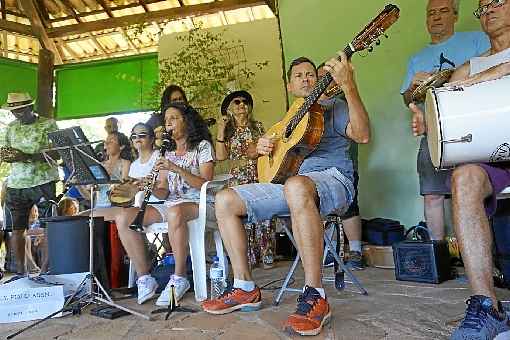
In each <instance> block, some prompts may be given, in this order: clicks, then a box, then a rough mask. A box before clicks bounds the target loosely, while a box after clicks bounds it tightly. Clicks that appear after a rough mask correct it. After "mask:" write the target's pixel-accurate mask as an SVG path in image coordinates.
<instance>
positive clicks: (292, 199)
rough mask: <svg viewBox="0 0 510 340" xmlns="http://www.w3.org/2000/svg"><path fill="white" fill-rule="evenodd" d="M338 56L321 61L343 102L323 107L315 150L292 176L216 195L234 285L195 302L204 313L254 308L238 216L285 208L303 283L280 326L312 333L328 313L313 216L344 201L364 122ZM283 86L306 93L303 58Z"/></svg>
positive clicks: (308, 70)
mask: <svg viewBox="0 0 510 340" xmlns="http://www.w3.org/2000/svg"><path fill="white" fill-rule="evenodd" d="M340 56H341V60H342V61H338V60H337V59H331V60H329V61H328V62H327V63H326V65H325V66H324V68H325V70H326V71H327V72H329V73H330V74H331V75H332V77H333V79H334V81H335V82H336V83H338V84H340V86H341V87H342V90H343V91H344V93H345V101H344V100H338V101H335V102H334V103H333V104H331V105H327V106H326V107H325V109H326V110H325V113H324V122H325V127H324V134H323V135H322V138H321V140H320V143H319V145H318V146H317V148H316V149H315V150H314V151H313V152H312V153H310V154H309V155H308V156H307V157H306V158H305V160H304V162H303V163H302V164H301V167H300V169H299V173H298V175H297V176H292V177H290V178H288V179H287V181H286V182H285V184H274V183H256V184H247V185H241V186H236V187H233V188H230V189H225V190H223V191H221V192H219V193H218V194H217V196H216V217H217V219H218V226H219V228H220V232H221V235H222V238H223V240H224V243H225V246H226V248H227V251H228V253H229V256H230V260H231V261H232V267H233V271H234V285H233V288H232V289H231V290H230V291H227V292H225V293H224V294H223V295H222V296H220V297H219V298H218V299H215V300H208V301H205V302H204V303H203V305H202V306H203V309H204V310H205V311H206V312H209V313H212V314H226V313H229V312H232V311H235V310H243V311H248V310H256V309H258V308H260V306H261V293H260V289H259V288H258V287H257V286H256V285H255V282H254V281H253V277H252V274H251V271H250V269H249V266H248V259H247V256H246V250H247V249H246V247H247V241H246V234H245V231H244V229H243V227H242V225H243V220H244V219H245V218H246V219H247V220H248V222H257V221H262V220H266V219H270V218H271V217H273V216H275V215H288V214H290V216H291V220H292V229H293V233H294V237H295V239H296V242H297V246H298V251H299V253H300V255H301V259H302V262H303V266H304V272H305V287H304V289H303V293H302V295H301V297H300V299H298V301H299V302H298V306H297V310H296V312H295V313H293V314H291V315H290V316H289V318H288V320H287V322H286V326H285V328H286V330H287V331H289V332H291V333H297V334H301V335H315V334H318V333H320V331H321V330H322V326H323V325H324V324H325V323H326V322H327V321H328V320H329V318H330V316H331V311H330V307H329V304H328V302H327V300H326V296H325V293H324V289H323V288H322V280H321V272H322V256H323V224H322V221H321V215H322V216H325V215H327V214H329V213H333V212H337V211H343V210H345V209H346V208H347V207H348V206H349V204H350V202H351V201H352V198H353V194H354V190H353V184H352V182H353V167H352V161H351V159H350V157H349V146H350V144H351V141H354V142H356V143H368V142H369V139H370V125H369V118H368V114H367V111H366V109H365V107H364V105H363V102H362V100H361V98H360V95H359V92H358V88H357V85H356V82H355V80H354V72H353V67H352V65H351V63H350V62H349V61H348V59H347V57H346V55H345V53H343V52H342V53H341V54H340ZM287 76H288V79H289V83H288V85H287V88H288V90H289V92H290V93H292V94H293V95H294V96H295V97H303V98H304V97H306V96H308V95H309V94H310V93H311V91H312V89H313V86H314V84H315V82H316V81H317V71H316V68H315V65H314V64H313V63H312V61H310V60H309V59H307V58H304V57H301V58H298V59H296V60H294V61H293V62H292V63H291V65H290V68H289V71H288V74H287ZM273 142H274V140H272V139H271V138H270V136H264V137H261V138H260V139H259V141H258V144H257V152H258V153H259V155H269V154H270V153H271V151H272V150H273V148H274V144H273Z"/></svg>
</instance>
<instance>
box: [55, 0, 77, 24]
mask: <svg viewBox="0 0 510 340" xmlns="http://www.w3.org/2000/svg"><path fill="white" fill-rule="evenodd" d="M60 2H62V4H64V6H65V7H66V8H67V9H68V10H69V12H70V13H71V14H72V16H73V18H74V20H76V21H77V22H78V23H80V22H82V20H81V18H80V17H79V16H78V13H76V11H75V9H74V7H73V5H71V3H70V2H69V0H60Z"/></svg>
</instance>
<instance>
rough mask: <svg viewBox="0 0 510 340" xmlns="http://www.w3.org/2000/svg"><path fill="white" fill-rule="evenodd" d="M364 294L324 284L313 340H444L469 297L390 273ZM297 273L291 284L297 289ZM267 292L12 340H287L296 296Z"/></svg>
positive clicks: (56, 326)
mask: <svg viewBox="0 0 510 340" xmlns="http://www.w3.org/2000/svg"><path fill="white" fill-rule="evenodd" d="M289 265H290V263H287V262H280V263H278V264H277V266H276V267H275V268H273V269H270V270H262V269H256V270H255V272H254V274H255V278H256V281H257V283H258V284H259V285H263V284H264V283H267V282H269V281H272V280H274V279H278V278H280V277H283V276H284V275H285V274H286V272H287V270H288V267H289ZM356 275H357V277H358V278H359V279H360V280H361V282H362V283H363V284H364V285H365V288H366V289H367V290H368V292H369V295H368V296H362V295H360V294H358V293H355V292H354V287H353V286H352V285H349V284H348V285H347V287H346V290H344V291H342V292H338V291H336V290H335V289H334V287H332V286H331V284H327V285H326V292H327V295H328V299H329V302H330V304H331V307H332V309H333V317H332V319H331V322H330V323H329V324H328V325H327V326H326V327H325V329H324V330H323V332H322V333H321V334H320V335H319V336H317V337H315V338H317V339H360V340H361V339H366V340H376V339H399V340H400V339H402V340H404V339H447V337H448V335H449V334H450V333H451V331H452V329H453V328H454V327H455V326H456V325H457V324H458V322H459V320H460V319H461V318H462V317H463V314H464V309H465V302H464V301H465V300H466V299H467V298H468V297H469V295H470V292H469V289H468V287H467V284H466V283H462V282H459V281H455V280H453V281H448V282H445V283H442V284H440V285H430V284H419V283H414V282H402V281H396V280H395V277H394V272H393V270H388V269H377V268H368V269H366V270H364V271H361V272H356ZM302 278H303V275H302V272H301V271H299V272H298V273H297V275H296V283H298V284H299V285H301V283H302V282H303V280H302ZM272 296H273V292H272V291H268V290H265V291H263V299H264V304H263V308H262V309H261V310H260V311H258V312H254V313H240V312H237V313H232V314H229V315H223V316H213V315H209V314H205V313H204V312H198V313H194V314H183V313H177V314H175V315H172V316H171V317H170V319H169V320H168V321H165V320H164V314H157V315H156V316H155V319H156V320H155V321H145V320H142V319H140V318H137V317H134V316H125V317H122V318H119V319H116V320H105V319H101V318H97V317H95V316H91V315H90V314H89V312H88V311H89V309H90V307H89V308H88V309H85V310H84V312H83V314H82V315H81V316H66V317H63V318H58V319H53V320H50V321H47V322H44V323H42V324H41V325H38V326H36V327H35V328H33V329H31V330H29V331H27V332H25V333H23V334H21V335H19V336H17V337H16V338H15V339H20V340H21V339H59V340H61V339H62V340H63V339H122V340H126V339H186V340H193V339H222V340H228V339H236V340H237V339H243V340H251V339H261V340H270V339H290V338H289V337H288V336H287V335H286V334H285V333H283V332H282V327H281V326H282V324H283V322H284V321H285V319H286V317H287V315H288V314H289V313H291V312H293V311H294V309H295V306H296V304H295V302H296V295H295V294H290V293H289V294H287V295H286V296H285V297H284V299H283V301H282V303H281V305H280V306H278V307H275V306H273V305H272ZM498 297H499V298H500V299H502V300H508V299H510V291H508V290H498ZM120 303H121V304H122V305H124V306H126V307H133V308H135V309H137V310H139V311H142V312H144V313H147V314H149V313H150V312H151V311H152V310H154V309H155V308H156V307H155V306H154V304H153V301H152V302H147V303H145V304H144V305H142V306H139V305H137V304H136V301H135V300H134V299H129V300H122V301H120ZM182 305H183V306H186V307H191V308H196V309H198V307H199V305H198V304H197V303H196V302H195V300H194V297H193V294H192V293H188V294H187V295H186V297H185V299H184V300H183V302H182ZM28 324H30V323H14V324H2V325H0V336H1V337H2V338H5V337H6V336H7V335H9V334H11V333H13V332H15V331H17V330H18V329H20V328H23V327H24V326H26V325H28Z"/></svg>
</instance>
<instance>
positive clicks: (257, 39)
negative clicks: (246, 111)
mask: <svg viewBox="0 0 510 340" xmlns="http://www.w3.org/2000/svg"><path fill="white" fill-rule="evenodd" d="M209 30H211V31H213V32H220V31H224V37H225V39H232V40H238V39H240V40H241V41H242V42H243V44H244V52H245V55H246V60H247V64H248V65H251V64H252V63H254V62H262V61H265V60H267V61H269V64H268V66H267V67H265V68H263V69H262V70H255V73H256V76H255V78H254V82H253V87H252V88H251V89H250V93H251V94H252V96H253V100H254V107H253V116H254V117H255V119H257V120H259V121H261V122H263V123H264V125H265V127H266V128H269V127H270V126H271V125H273V124H274V123H276V122H277V121H278V120H280V119H281V117H283V114H284V113H285V110H286V100H287V99H286V93H285V86H284V84H283V79H282V68H283V66H282V54H281V43H280V37H279V32H278V22H277V20H276V18H273V19H264V20H257V21H252V22H247V23H241V24H236V25H228V26H224V27H216V28H210V29H209ZM177 34H183V33H177ZM177 34H168V35H164V36H162V37H161V39H160V41H159V59H160V60H164V59H165V58H168V57H170V56H171V55H172V54H173V53H175V52H176V51H178V49H179V48H180V46H181V44H182V43H181V42H180V41H178V40H177V39H176V37H177ZM184 34H186V33H184ZM219 111H220V110H219V108H218V109H217V112H218V114H219ZM212 130H215V128H213V129H212Z"/></svg>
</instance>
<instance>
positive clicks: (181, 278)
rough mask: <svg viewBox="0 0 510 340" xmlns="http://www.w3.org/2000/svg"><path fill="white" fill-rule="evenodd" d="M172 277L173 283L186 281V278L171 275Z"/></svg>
mask: <svg viewBox="0 0 510 340" xmlns="http://www.w3.org/2000/svg"><path fill="white" fill-rule="evenodd" d="M172 277H173V279H174V281H176V282H177V281H181V280H185V281H188V278H187V277H182V276H178V275H175V274H172Z"/></svg>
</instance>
